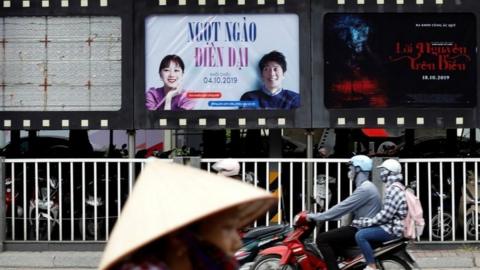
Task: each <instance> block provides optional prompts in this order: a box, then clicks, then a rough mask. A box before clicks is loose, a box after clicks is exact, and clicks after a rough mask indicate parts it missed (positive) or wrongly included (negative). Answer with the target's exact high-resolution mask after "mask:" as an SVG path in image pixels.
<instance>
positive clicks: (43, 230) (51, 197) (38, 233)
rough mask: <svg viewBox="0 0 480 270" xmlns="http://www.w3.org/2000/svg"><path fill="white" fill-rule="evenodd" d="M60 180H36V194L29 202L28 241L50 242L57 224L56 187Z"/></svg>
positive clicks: (51, 178)
mask: <svg viewBox="0 0 480 270" xmlns="http://www.w3.org/2000/svg"><path fill="white" fill-rule="evenodd" d="M60 181H61V179H60V180H59V179H57V178H55V177H50V178H49V179H47V178H46V177H45V178H44V177H39V178H38V188H37V190H38V192H37V193H35V191H34V192H32V197H31V198H30V200H29V210H28V220H29V225H30V229H29V235H30V239H38V240H50V239H51V238H52V237H53V233H54V230H55V229H56V227H57V225H58V224H59V219H58V216H59V206H58V186H59V182H60Z"/></svg>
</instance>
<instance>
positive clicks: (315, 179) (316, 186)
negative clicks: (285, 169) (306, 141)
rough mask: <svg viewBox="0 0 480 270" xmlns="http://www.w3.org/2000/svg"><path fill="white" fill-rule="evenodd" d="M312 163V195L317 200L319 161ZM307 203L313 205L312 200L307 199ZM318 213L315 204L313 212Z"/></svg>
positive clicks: (315, 204)
mask: <svg viewBox="0 0 480 270" xmlns="http://www.w3.org/2000/svg"><path fill="white" fill-rule="evenodd" d="M311 163H313V186H312V187H313V193H312V195H313V197H314V198H315V199H316V198H317V192H318V190H317V189H318V185H317V183H318V168H317V166H318V163H317V161H313V162H311ZM307 167H308V166H307ZM307 201H308V202H309V204H311V201H312V198H307ZM315 201H316V200H315ZM317 211H318V205H317V203H316V202H315V203H314V204H313V212H314V213H317ZM314 235H317V233H316V228H315V230H314Z"/></svg>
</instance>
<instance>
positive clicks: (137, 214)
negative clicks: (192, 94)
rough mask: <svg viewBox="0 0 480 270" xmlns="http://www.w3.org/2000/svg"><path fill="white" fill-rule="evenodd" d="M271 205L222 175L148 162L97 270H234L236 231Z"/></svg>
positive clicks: (267, 196) (262, 194)
mask: <svg viewBox="0 0 480 270" xmlns="http://www.w3.org/2000/svg"><path fill="white" fill-rule="evenodd" d="M275 200H276V199H275V197H274V196H273V195H272V194H271V193H269V192H267V191H265V190H262V189H260V188H256V187H253V186H251V185H248V184H245V183H242V182H239V181H236V180H233V179H231V178H228V177H225V176H222V175H216V174H210V173H208V172H206V171H202V170H199V169H195V168H192V167H188V166H182V165H178V164H173V163H170V162H168V161H165V160H154V161H151V162H148V164H146V166H145V168H144V169H143V170H142V172H141V174H140V176H139V178H138V179H137V181H136V184H135V187H134V189H133V191H132V193H131V194H130V196H129V198H128V200H127V203H126V204H125V206H124V208H123V210H122V213H121V215H120V217H119V219H118V221H117V223H116V224H115V227H114V229H113V231H112V234H111V236H110V239H109V241H108V243H107V246H106V248H105V251H104V253H103V256H102V259H101V262H100V266H99V269H100V270H117V269H119V270H127V269H135V270H141V269H151V270H153V269H155V270H165V269H168V270H193V269H195V270H202V269H209V270H215V269H218V270H229V269H237V268H238V266H237V263H236V260H235V259H234V257H233V254H234V253H235V251H237V249H238V248H240V246H241V239H240V237H239V235H238V232H237V231H238V229H239V228H241V227H243V226H245V225H248V224H250V223H251V222H253V221H254V220H255V219H256V218H257V217H259V216H260V215H262V214H264V213H265V212H266V211H268V209H269V208H270V207H271V206H272V205H273V204H274V203H275Z"/></svg>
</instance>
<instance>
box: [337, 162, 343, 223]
mask: <svg viewBox="0 0 480 270" xmlns="http://www.w3.org/2000/svg"><path fill="white" fill-rule="evenodd" d="M340 172H341V166H340V162H339V163H337V175H338V177H337V203H339V202H340V198H341V196H340V195H341V194H340V193H341V191H342V189H341V188H342V174H341V173H340ZM340 225H341V222H340V220H337V227H340Z"/></svg>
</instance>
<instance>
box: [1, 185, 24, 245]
mask: <svg viewBox="0 0 480 270" xmlns="http://www.w3.org/2000/svg"><path fill="white" fill-rule="evenodd" d="M17 182H20V181H17ZM17 182H16V183H17ZM14 189H15V191H14ZM20 189H21V186H20V185H19V183H17V184H13V180H12V178H10V177H7V178H5V217H6V235H7V238H9V239H11V240H15V239H19V238H21V237H22V236H21V235H22V233H23V230H22V227H23V226H22V225H23V222H22V219H23V215H24V210H23V207H22V205H20V202H21V200H20V199H19V194H20V193H19V192H18V191H19V190H20Z"/></svg>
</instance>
